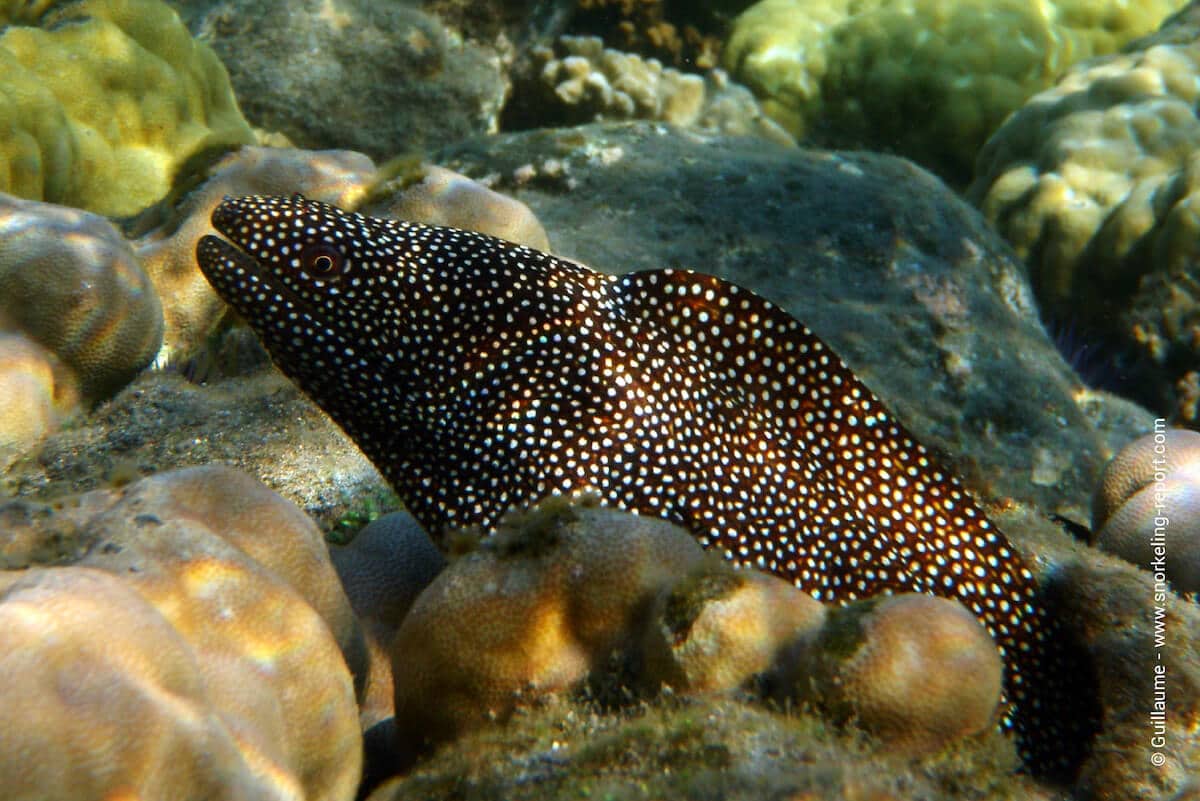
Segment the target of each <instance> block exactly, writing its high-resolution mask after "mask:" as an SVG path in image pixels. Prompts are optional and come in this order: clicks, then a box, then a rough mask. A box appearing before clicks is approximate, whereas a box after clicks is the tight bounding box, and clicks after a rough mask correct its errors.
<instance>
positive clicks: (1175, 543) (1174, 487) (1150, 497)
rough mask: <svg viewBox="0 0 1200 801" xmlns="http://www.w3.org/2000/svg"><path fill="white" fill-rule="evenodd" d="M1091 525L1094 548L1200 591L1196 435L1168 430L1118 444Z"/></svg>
mask: <svg viewBox="0 0 1200 801" xmlns="http://www.w3.org/2000/svg"><path fill="white" fill-rule="evenodd" d="M1092 527H1093V529H1094V535H1093V542H1094V543H1095V544H1096V545H1097V546H1098V547H1100V548H1103V549H1104V550H1106V551H1108V552H1109V553H1113V554H1116V555H1117V556H1120V557H1121V558H1123V559H1126V560H1128V561H1130V562H1133V563H1134V564H1135V565H1137V566H1138V567H1140V568H1142V569H1144V570H1150V571H1152V572H1154V573H1157V574H1164V575H1165V576H1166V578H1167V579H1168V580H1169V581H1170V582H1171V584H1172V586H1174V588H1175V589H1176V590H1178V591H1179V592H1182V593H1200V433H1197V432H1195V431H1189V430H1187V429H1179V428H1174V429H1167V430H1165V431H1160V432H1156V433H1153V434H1146V435H1145V436H1143V437H1139V438H1138V439H1136V440H1134V441H1133V442H1131V443H1130V444H1129V445H1127V446H1126V447H1124V448H1122V449H1121V451H1120V452H1119V453H1118V454H1117V455H1116V456H1114V457H1113V460H1112V461H1111V462H1109V463H1108V466H1107V467H1105V468H1104V474H1103V475H1102V476H1101V478H1100V485H1099V486H1098V487H1097V489H1096V496H1095V503H1094V505H1093V508H1092Z"/></svg>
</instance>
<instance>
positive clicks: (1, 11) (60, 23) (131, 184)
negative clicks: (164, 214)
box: [0, 0, 253, 215]
mask: <svg viewBox="0 0 1200 801" xmlns="http://www.w3.org/2000/svg"><path fill="white" fill-rule="evenodd" d="M47 6H49V8H47ZM0 25H4V26H6V27H4V28H3V34H2V35H0V76H3V77H2V78H0V191H4V192H10V193H13V194H16V195H19V196H21V197H25V198H31V199H36V200H49V201H52V202H55V203H61V204H64V205H70V206H77V207H81V208H86V209H89V210H92V211H96V212H99V213H102V214H109V215H127V214H133V213H135V212H137V211H139V210H141V209H142V208H144V207H146V206H148V205H149V204H151V203H152V202H154V201H155V200H157V199H159V198H160V197H162V196H163V195H164V194H166V192H167V190H168V189H169V188H170V184H171V179H172V177H173V175H174V172H175V170H176V169H177V168H178V167H179V165H180V164H181V163H182V162H183V161H184V160H185V159H187V158H188V157H189V156H192V155H193V154H195V153H197V152H198V151H200V150H203V149H205V148H209V147H218V146H223V145H229V144H236V143H248V142H250V141H252V140H253V134H252V132H251V131H250V128H249V126H248V125H247V124H246V121H245V120H244V119H242V116H241V112H240V111H239V110H238V107H237V102H236V101H235V100H234V97H233V91H232V89H231V88H230V86H229V79H228V76H227V75H226V73H225V69H224V67H222V66H221V63H220V62H219V61H218V60H217V57H216V55H215V54H214V53H213V52H212V50H210V49H209V48H208V47H207V46H205V45H203V44H200V43H198V42H195V41H194V40H193V39H192V38H191V36H190V35H189V34H188V32H187V29H186V28H185V27H184V26H183V23H182V22H180V20H179V18H178V16H176V14H175V12H174V11H172V10H171V9H170V7H168V6H167V5H165V4H164V3H162V2H159V0H82V2H77V3H53V4H51V3H36V4H33V5H32V6H27V4H19V3H9V4H7V7H5V8H0Z"/></svg>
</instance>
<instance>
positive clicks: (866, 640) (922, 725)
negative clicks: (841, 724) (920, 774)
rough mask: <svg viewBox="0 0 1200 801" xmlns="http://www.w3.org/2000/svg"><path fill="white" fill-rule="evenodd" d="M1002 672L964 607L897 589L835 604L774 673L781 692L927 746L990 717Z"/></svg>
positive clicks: (883, 736) (893, 741) (908, 749)
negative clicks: (884, 595)
mask: <svg viewBox="0 0 1200 801" xmlns="http://www.w3.org/2000/svg"><path fill="white" fill-rule="evenodd" d="M1003 673H1004V664H1003V662H1002V661H1001V659H1000V654H999V653H998V652H997V650H996V645H995V643H993V642H992V638H991V637H990V636H989V635H988V633H987V631H986V630H985V629H984V628H983V627H982V626H981V625H980V624H979V621H978V620H976V619H975V617H974V615H972V614H971V613H970V612H969V611H968V610H967V609H966V608H965V607H963V606H962V605H961V604H959V603H958V602H956V601H951V600H947V599H944V598H934V597H932V596H929V595H914V594H902V595H894V596H891V597H887V598H874V599H871V600H867V601H859V602H855V603H852V604H849V605H847V606H844V607H840V608H838V609H834V610H832V611H831V612H830V613H829V617H828V619H827V620H826V621H825V625H824V627H823V628H822V629H821V630H820V631H819V632H817V633H816V634H815V635H814V636H812V637H808V638H806V639H804V640H802V642H801V645H800V648H799V649H798V651H797V654H796V656H795V658H794V659H793V660H792V661H789V662H788V663H785V664H784V665H783V666H782V670H781V672H780V676H779V678H777V681H778V682H779V685H780V687H781V688H782V694H783V695H784V696H789V697H796V698H798V699H800V700H806V701H812V702H815V703H816V704H817V705H819V706H820V707H821V708H823V709H825V710H826V711H827V713H828V714H830V715H832V716H833V717H834V718H835V719H837V720H841V721H849V720H853V721H854V722H855V723H856V724H857V725H859V726H861V727H862V728H863V729H865V730H866V731H868V732H871V733H872V734H874V735H876V736H877V737H878V738H879V739H880V740H881V741H882V742H884V743H885V744H886V746H887V747H888V748H893V749H897V750H898V751H900V752H903V753H908V754H924V753H933V752H937V751H940V750H941V749H943V748H945V747H946V746H948V745H949V744H951V743H953V742H955V741H956V740H958V739H959V738H962V737H965V736H968V735H972V734H978V733H980V732H983V731H985V730H986V729H987V728H989V727H990V726H991V725H993V724H994V722H995V721H996V719H997V706H998V704H999V703H1000V698H1001V687H1002V678H1003Z"/></svg>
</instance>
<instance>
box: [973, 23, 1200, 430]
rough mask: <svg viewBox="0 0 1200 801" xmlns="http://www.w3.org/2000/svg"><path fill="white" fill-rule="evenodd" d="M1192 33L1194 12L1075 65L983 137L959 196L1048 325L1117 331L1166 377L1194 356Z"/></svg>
mask: <svg viewBox="0 0 1200 801" xmlns="http://www.w3.org/2000/svg"><path fill="white" fill-rule="evenodd" d="M1197 35H1200V8H1197V7H1193V8H1192V9H1189V11H1187V12H1185V13H1183V14H1180V15H1179V16H1178V17H1176V18H1174V19H1173V20H1172V21H1171V22H1170V23H1169V24H1167V25H1164V27H1163V29H1162V31H1160V32H1159V33H1157V34H1155V35H1153V36H1151V37H1147V38H1146V39H1144V40H1141V41H1139V42H1136V43H1133V44H1131V45H1130V46H1129V49H1128V50H1127V51H1126V52H1124V53H1121V54H1117V55H1112V56H1108V57H1106V58H1103V59H1096V60H1094V61H1091V62H1088V63H1086V64H1080V65H1079V66H1078V67H1076V68H1074V69H1072V70H1071V71H1070V72H1068V73H1067V74H1066V75H1065V76H1063V78H1062V79H1061V80H1060V81H1059V82H1058V84H1057V85H1055V86H1054V87H1053V88H1051V89H1048V90H1046V91H1045V92H1042V93H1041V94H1039V95H1037V96H1036V97H1034V98H1033V99H1031V100H1030V101H1029V103H1027V104H1026V105H1025V106H1024V107H1023V108H1022V109H1021V110H1020V111H1018V112H1016V113H1015V114H1013V115H1012V117H1011V118H1010V119H1009V120H1008V121H1007V122H1005V124H1004V126H1003V127H1002V128H1000V130H998V131H997V132H996V134H995V135H994V136H993V137H992V138H991V139H990V140H989V141H988V143H987V144H986V145H985V146H984V148H983V149H982V151H981V152H980V156H979V164H978V170H977V176H976V179H975V182H974V184H973V185H972V186H971V188H970V190H969V196H970V198H971V200H972V201H973V202H975V203H976V204H977V205H979V207H980V208H981V209H982V211H983V213H984V215H985V216H986V217H987V218H988V220H989V221H991V222H992V224H993V225H995V226H996V227H997V229H998V230H999V231H1000V232H1001V233H1002V234H1003V235H1004V236H1005V238H1007V239H1008V241H1009V242H1010V243H1012V245H1013V247H1014V248H1016V250H1017V253H1018V254H1019V255H1020V256H1022V257H1023V258H1024V259H1025V260H1026V262H1027V264H1028V266H1029V272H1030V277H1031V280H1032V283H1033V287H1034V291H1035V292H1036V294H1037V296H1038V300H1039V301H1040V302H1041V304H1042V306H1043V308H1044V309H1045V310H1046V312H1047V314H1048V316H1050V317H1053V318H1056V319H1065V320H1070V321H1072V323H1073V324H1078V325H1081V326H1082V327H1084V328H1089V329H1091V328H1095V329H1101V330H1104V331H1106V332H1108V333H1110V334H1115V335H1116V336H1117V337H1118V338H1120V339H1121V340H1122V341H1124V342H1127V343H1129V344H1130V345H1132V346H1134V347H1135V348H1136V349H1137V350H1139V351H1141V353H1142V354H1143V355H1144V356H1145V357H1146V359H1147V361H1148V362H1152V363H1156V364H1158V365H1162V366H1165V367H1166V371H1167V372H1168V373H1170V372H1171V371H1172V370H1176V368H1181V369H1178V370H1177V373H1183V372H1184V371H1185V370H1186V369H1187V368H1188V365H1191V369H1195V368H1194V366H1195V365H1196V364H1197V360H1198V359H1200V304H1198V301H1200V290H1197V289H1196V286H1197V279H1198V278H1200V272H1198V271H1197V267H1196V264H1197V263H1198V261H1200V214H1198V213H1197V209H1198V208H1200V155H1198V154H1197V149H1198V148H1200V116H1198V115H1197V112H1196V106H1197V102H1200V43H1198V41H1197ZM1178 377H1179V376H1178V374H1176V375H1169V376H1168V380H1171V379H1174V378H1178ZM1183 407H1184V404H1183V402H1182V399H1181V403H1180V407H1179V410H1178V411H1179V413H1180V415H1181V417H1182V418H1183V419H1187V418H1188V417H1189V415H1188V414H1187V413H1186V411H1185V409H1184V408H1183ZM1191 415H1192V416H1194V415H1195V411H1194V410H1193V411H1192V413H1191Z"/></svg>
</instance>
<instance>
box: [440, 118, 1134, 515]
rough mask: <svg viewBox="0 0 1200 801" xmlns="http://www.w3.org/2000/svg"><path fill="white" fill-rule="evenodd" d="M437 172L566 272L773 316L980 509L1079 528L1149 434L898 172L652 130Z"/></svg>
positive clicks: (552, 141)
mask: <svg viewBox="0 0 1200 801" xmlns="http://www.w3.org/2000/svg"><path fill="white" fill-rule="evenodd" d="M439 158H440V161H441V163H443V164H445V165H446V166H448V167H450V168H453V169H455V170H457V171H458V172H461V173H464V174H466V175H470V176H474V177H476V178H481V177H483V176H492V181H491V185H492V186H493V188H495V189H498V190H501V191H505V192H507V193H509V194H512V195H513V196H514V197H516V198H517V199H518V200H521V201H522V202H524V203H525V204H526V205H528V206H529V207H530V208H531V209H533V210H534V212H535V213H536V214H537V216H538V219H540V220H541V221H542V223H543V225H545V226H546V228H547V230H548V231H550V232H551V234H552V236H553V239H554V242H555V250H556V253H557V254H558V255H560V256H565V257H567V258H571V259H575V260H578V261H582V262H583V263H585V264H588V265H590V266H591V267H594V268H596V269H600V270H604V271H607V272H614V273H626V272H633V271H635V270H642V269H653V268H660V267H663V266H675V267H679V268H686V269H694V270H698V271H701V272H707V273H712V274H715V275H718V276H720V277H722V278H725V279H727V280H730V281H732V282H734V283H736V284H739V285H741V286H745V287H748V288H750V289H752V290H754V291H755V292H757V293H759V294H761V295H763V296H764V297H766V298H767V299H769V300H772V301H774V302H775V303H777V304H779V305H781V306H783V307H784V308H785V309H787V311H788V312H790V313H791V314H792V315H793V316H795V317H796V318H797V319H798V320H800V321H801V322H803V323H805V324H806V325H807V326H808V327H809V328H811V329H812V330H813V331H814V332H815V333H816V334H817V335H818V336H820V337H821V338H822V339H823V340H824V341H825V342H826V343H828V344H829V345H830V346H831V347H832V348H833V350H834V351H835V352H836V353H837V354H838V355H839V356H841V357H842V359H843V360H844V361H845V362H846V363H847V364H848V365H849V366H850V368H851V369H852V370H854V372H855V373H856V374H857V375H858V376H859V377H860V378H862V379H863V382H864V383H865V384H866V385H867V386H868V387H870V388H871V390H872V391H873V392H875V394H876V395H878V396H879V398H880V399H881V400H882V401H883V402H884V403H885V404H886V405H887V406H888V407H890V408H891V410H892V411H893V412H895V413H896V415H897V417H899V419H900V420H901V421H903V423H904V424H905V425H906V426H907V427H908V428H909V429H910V430H912V431H913V433H914V434H915V435H916V438H917V439H918V440H920V441H921V442H923V443H924V444H925V445H926V446H932V447H933V448H934V449H935V451H938V452H940V453H942V454H946V455H949V457H950V462H951V467H952V469H953V470H954V472H956V473H958V474H959V475H962V476H965V478H966V483H967V485H968V487H970V488H971V489H973V490H974V491H975V492H976V494H979V495H984V496H988V495H1007V496H1014V497H1017V498H1021V499H1025V500H1030V501H1033V502H1036V503H1040V504H1042V505H1043V507H1044V508H1046V509H1048V510H1052V511H1056V512H1060V513H1063V514H1067V515H1068V516H1072V517H1074V518H1077V519H1081V520H1084V519H1086V518H1087V512H1086V510H1087V509H1088V508H1089V507H1090V504H1091V490H1092V486H1093V485H1094V482H1095V477H1096V475H1098V474H1099V472H1100V470H1101V469H1102V468H1103V465H1104V463H1105V462H1106V461H1107V459H1108V457H1109V456H1110V455H1111V454H1112V453H1113V452H1114V451H1115V450H1116V448H1117V447H1118V446H1119V443H1121V442H1123V441H1125V440H1127V439H1128V438H1129V436H1130V432H1132V431H1136V430H1145V429H1146V428H1147V427H1148V426H1149V424H1150V418H1149V416H1148V415H1147V414H1146V413H1145V412H1144V411H1142V410H1140V409H1137V408H1135V407H1132V406H1131V405H1129V404H1127V403H1124V402H1121V401H1119V400H1116V399H1114V398H1112V397H1111V396H1108V395H1106V394H1104V393H1099V392H1092V391H1089V390H1085V389H1084V388H1083V387H1082V386H1081V385H1080V383H1079V379H1078V378H1077V377H1076V376H1075V375H1074V373H1073V372H1072V371H1071V368H1070V367H1069V366H1068V365H1067V364H1066V363H1065V362H1064V361H1063V360H1062V358H1061V357H1060V356H1059V354H1058V353H1057V351H1056V350H1055V348H1054V345H1053V343H1052V342H1051V341H1050V340H1049V338H1048V337H1047V336H1046V334H1045V332H1044V330H1043V328H1042V325H1041V322H1040V320H1039V319H1038V316H1037V310H1036V307H1035V304H1034V301H1033V298H1032V296H1031V295H1030V293H1029V291H1028V287H1027V284H1026V283H1025V279H1024V271H1023V268H1022V266H1021V265H1020V264H1019V263H1018V262H1016V261H1015V260H1014V259H1013V258H1012V256H1011V252H1010V251H1009V249H1008V248H1007V247H1006V246H1005V245H1004V243H1003V242H1001V241H999V239H998V238H997V236H996V235H995V233H994V232H992V231H991V230H990V229H989V228H988V226H987V225H986V224H985V223H984V221H983V220H982V219H980V217H979V215H978V214H977V213H976V212H975V211H974V210H973V209H971V208H970V207H969V206H968V205H966V204H965V203H963V202H962V201H961V200H959V199H958V198H957V197H955V196H954V195H953V194H952V193H951V192H950V191H949V190H947V189H946V188H945V186H944V185H942V184H941V183H940V182H939V181H937V179H935V178H933V177H932V176H930V175H929V174H928V173H926V172H924V171H922V170H919V169H917V168H915V167H913V166H912V165H911V164H909V163H908V162H905V161H902V160H899V159H894V158H891V157H887V156H878V155H874V154H867V153H827V152H822V151H813V150H797V149H795V148H787V147H783V146H778V145H774V144H772V143H769V142H764V141H763V140H760V139H748V138H747V139H742V138H725V137H707V136H699V135H697V134H694V133H685V132H681V131H677V130H674V129H671V128H667V127H664V126H661V125H654V124H650V123H627V124H621V125H595V126H583V127H577V128H573V129H569V130H564V131H534V132H528V133H521V134H511V135H504V136H499V137H490V138H487V139H479V140H473V141H470V142H466V143H462V144H459V145H452V146H447V147H446V148H445V149H444V150H443V151H442V152H441V156H440V157H439ZM671 164H676V165H683V166H682V167H681V168H680V169H665V168H664V165H671ZM579 220H587V221H588V224H587V225H579V224H578V221H579ZM646 243H653V245H652V246H649V245H647V244H646ZM1044 453H1061V454H1071V459H1069V460H1066V461H1062V460H1059V461H1056V462H1054V463H1053V464H1052V465H1048V463H1047V460H1046V459H1045V458H1044ZM1048 466H1050V467H1052V470H1050V471H1049V473H1048V471H1047V467H1048ZM1035 475H1036V476H1037V477H1038V483H1032V482H1031V478H1032V477H1033V476H1035Z"/></svg>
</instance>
